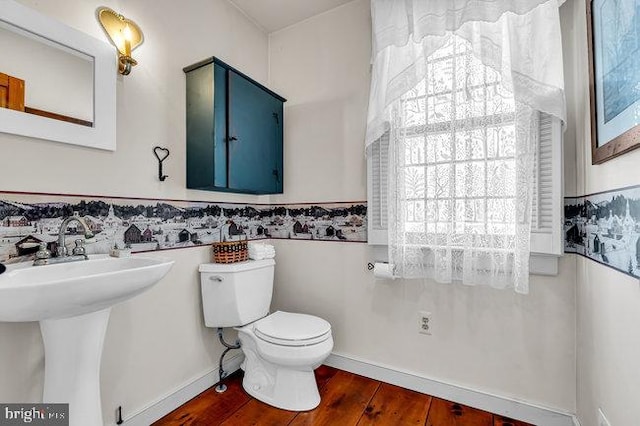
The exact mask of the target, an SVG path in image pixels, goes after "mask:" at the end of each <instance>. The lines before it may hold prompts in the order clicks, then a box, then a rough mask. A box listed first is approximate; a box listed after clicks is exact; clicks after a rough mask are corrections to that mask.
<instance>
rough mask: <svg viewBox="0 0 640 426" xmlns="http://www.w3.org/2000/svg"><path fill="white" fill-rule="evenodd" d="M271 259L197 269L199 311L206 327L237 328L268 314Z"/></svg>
mask: <svg viewBox="0 0 640 426" xmlns="http://www.w3.org/2000/svg"><path fill="white" fill-rule="evenodd" d="M275 264H276V262H275V261H274V260H273V259H264V260H249V261H246V262H239V263H226V264H225V263H205V264H202V265H200V286H201V288H202V309H203V311H204V323H205V325H206V326H207V327H214V328H217V327H239V326H242V325H245V324H248V323H250V322H253V321H256V320H258V319H260V318H262V317H264V316H266V315H267V314H268V313H269V306H270V305H271V296H272V295H273V270H274V266H275Z"/></svg>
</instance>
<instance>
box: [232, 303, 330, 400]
mask: <svg viewBox="0 0 640 426" xmlns="http://www.w3.org/2000/svg"><path fill="white" fill-rule="evenodd" d="M237 330H238V337H239V338H240V342H241V346H242V350H243V352H244V354H245V360H244V362H243V364H242V366H241V367H242V369H243V370H244V379H243V381H242V386H243V388H244V389H245V391H246V392H247V393H248V394H249V395H251V396H253V397H254V398H256V399H258V400H260V401H262V402H265V403H267V404H269V405H272V406H274V407H278V408H282V409H284V410H291V411H306V410H311V409H313V408H315V407H317V406H318V404H319V403H320V394H319V393H318V387H317V385H316V379H315V376H314V374H313V370H315V369H316V368H318V367H319V366H320V365H321V364H322V362H323V361H324V360H325V359H326V358H327V356H329V354H330V353H331V350H332V349H333V338H332V335H331V326H330V325H329V323H328V322H327V321H325V320H323V319H322V318H318V317H314V316H311V315H304V314H296V313H290V312H281V311H278V312H274V313H273V314H271V315H269V316H267V317H265V318H263V319H260V320H258V321H256V322H254V323H251V324H249V325H246V326H244V327H240V328H238V329H237Z"/></svg>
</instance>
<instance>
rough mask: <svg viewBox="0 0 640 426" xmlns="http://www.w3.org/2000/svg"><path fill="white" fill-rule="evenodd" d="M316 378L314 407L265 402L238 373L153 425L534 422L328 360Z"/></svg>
mask: <svg viewBox="0 0 640 426" xmlns="http://www.w3.org/2000/svg"><path fill="white" fill-rule="evenodd" d="M316 379H317V381H318V388H319V389H320V396H321V398H322V400H321V402H320V405H319V406H318V407H317V408H316V409H314V410H311V411H305V412H295V411H285V410H280V409H277V408H274V407H271V406H269V405H266V404H263V403H262V402H260V401H258V400H256V399H254V398H252V397H250V396H249V395H247V394H246V392H244V390H243V389H242V374H241V372H238V373H235V374H233V375H231V376H230V377H229V378H227V379H226V380H225V383H226V384H227V386H228V389H227V391H226V392H225V393H222V394H219V393H216V391H215V390H214V389H213V388H211V389H208V390H206V391H205V392H203V393H201V394H200V395H198V396H197V397H195V398H194V399H192V400H191V401H189V402H187V403H186V404H184V405H182V406H181V407H178V408H177V409H176V410H174V411H172V412H171V413H169V414H167V415H166V416H165V417H163V418H162V419H160V420H158V421H157V422H156V423H154V426H178V425H180V426H218V425H224V426H252V425H256V426H284V425H290V426H301V425H313V426H371V425H375V426H403V425H420V426H532V425H529V424H528V423H523V422H519V421H516V420H511V419H507V418H505V417H502V416H498V415H494V414H491V413H488V412H486V411H481V410H477V409H475V408H471V407H467V406H464V405H460V404H456V403H454V402H450V401H445V400H443V399H438V398H435V397H432V396H429V395H425V394H421V393H418V392H414V391H410V390H407V389H403V388H400V387H397V386H393V385H390V384H388V383H382V382H379V381H377V380H372V379H368V378H366V377H362V376H358V375H356V374H352V373H348V372H346V371H342V370H337V369H335V368H332V367H327V366H324V365H323V366H321V367H320V368H318V369H317V370H316Z"/></svg>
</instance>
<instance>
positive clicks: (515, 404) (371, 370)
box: [325, 352, 580, 426]
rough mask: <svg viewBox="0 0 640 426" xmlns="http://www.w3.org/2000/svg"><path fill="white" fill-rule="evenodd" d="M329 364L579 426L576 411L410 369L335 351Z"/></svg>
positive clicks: (516, 415)
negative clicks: (523, 399) (414, 371)
mask: <svg viewBox="0 0 640 426" xmlns="http://www.w3.org/2000/svg"><path fill="white" fill-rule="evenodd" d="M325 364H326V365H329V366H331V367H335V368H338V369H340V370H345V371H349V372H351V373H354V374H358V375H360V376H365V377H369V378H371V379H375V380H380V381H382V382H386V383H390V384H392V385H396V386H400V387H403V388H406V389H411V390H414V391H417V392H421V393H426V394H428V395H432V396H435V397H438V398H442V399H446V400H448V401H455V402H458V403H460V404H464V405H468V406H469V407H474V408H478V409H480V410H485V411H489V412H491V413H495V414H499V415H502V416H505V417H509V418H512V419H515V420H520V421H524V422H527V423H531V424H534V425H539V426H580V424H579V423H578V421H577V419H576V418H575V416H574V415H573V414H569V413H564V412H560V411H557V410H553V409H549V408H544V407H540V406H536V405H534V404H530V403H527V402H524V401H517V400H513V399H509V398H504V397H500V396H496V395H491V394H488V393H485V392H480V391H477V390H473V389H468V388H465V387H462V386H457V385H452V384H448V383H443V382H440V381H437V380H433V379H429V378H426V377H422V376H419V375H417V374H414V373H411V372H408V371H398V370H397V369H395V368H390V367H386V366H383V365H379V364H375V363H372V362H369V361H364V360H360V359H356V358H353V357H350V356H345V355H341V354H338V353H335V352H334V353H332V354H331V355H329V358H327V360H326V361H325Z"/></svg>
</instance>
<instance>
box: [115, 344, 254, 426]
mask: <svg viewBox="0 0 640 426" xmlns="http://www.w3.org/2000/svg"><path fill="white" fill-rule="evenodd" d="M243 359H244V355H243V354H241V353H238V354H236V355H235V356H233V357H231V358H229V359H227V360H226V361H225V362H224V363H223V368H224V371H225V372H227V373H229V374H231V373H233V372H234V371H236V370H238V369H239V368H240V364H241V363H242V360H243ZM219 381H220V376H219V374H218V368H216V369H215V370H211V371H209V372H208V373H206V374H205V375H203V376H201V377H199V378H196V379H194V380H192V381H191V382H188V383H185V384H184V385H182V386H180V387H179V388H177V389H174V390H173V391H171V392H169V393H167V394H166V395H164V396H162V397H160V398H158V399H157V400H156V401H154V402H152V403H150V404H149V405H147V406H146V407H144V408H143V409H141V410H139V411H138V412H136V413H133V414H132V415H130V416H125V419H124V425H125V426H149V425H150V424H151V423H153V422H155V421H156V420H159V419H161V418H162V417H164V416H166V415H167V414H169V413H170V412H172V411H173V410H175V409H176V408H178V407H179V406H181V405H182V404H184V403H185V402H187V401H189V400H190V399H193V398H194V397H196V396H198V395H199V394H201V393H202V392H204V391H205V390H207V389H209V388H210V387H211V386H213V385H215V384H216V383H218V382H219Z"/></svg>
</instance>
